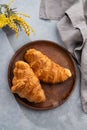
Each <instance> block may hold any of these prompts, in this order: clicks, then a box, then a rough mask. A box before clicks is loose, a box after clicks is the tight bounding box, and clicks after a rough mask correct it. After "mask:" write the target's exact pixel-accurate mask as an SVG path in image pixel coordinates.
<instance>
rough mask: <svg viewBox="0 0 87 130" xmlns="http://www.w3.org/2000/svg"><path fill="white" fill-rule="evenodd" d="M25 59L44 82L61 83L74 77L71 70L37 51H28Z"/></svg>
mask: <svg viewBox="0 0 87 130" xmlns="http://www.w3.org/2000/svg"><path fill="white" fill-rule="evenodd" d="M24 58H25V60H26V61H27V62H28V63H29V64H30V66H31V68H32V69H33V71H34V73H35V74H36V75H37V77H38V78H39V79H40V80H41V81H43V82H47V83H59V82H63V81H65V80H67V79H68V78H69V77H71V75H72V74H71V72H70V70H69V69H67V68H64V67H62V66H60V65H59V64H56V63H55V62H53V61H52V60H51V59H49V58H48V57H47V56H46V55H44V54H42V53H41V52H40V51H37V50H36V49H29V50H27V52H26V53H25V56H24Z"/></svg>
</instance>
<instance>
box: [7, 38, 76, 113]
mask: <svg viewBox="0 0 87 130" xmlns="http://www.w3.org/2000/svg"><path fill="white" fill-rule="evenodd" d="M37 42H49V43H51V44H55V45H57V46H59V47H60V48H61V49H62V50H64V51H66V52H67V55H68V56H69V57H70V58H71V60H72V62H73V65H74V69H75V80H74V84H73V89H72V90H71V91H70V94H69V96H67V97H66V99H65V100H64V102H61V103H60V104H59V105H58V106H54V107H52V108H39V107H33V106H31V105H28V104H27V103H25V102H24V101H21V99H19V98H18V97H16V96H15V94H14V93H12V92H11V93H12V94H13V95H14V97H15V99H16V100H17V101H18V102H19V103H21V104H22V105H23V106H26V107H27V108H31V109H34V110H41V111H42V110H50V109H54V108H56V107H60V106H61V105H62V104H64V103H65V102H66V101H67V100H68V99H69V98H70V97H71V96H72V93H73V91H74V90H75V88H76V82H77V66H76V60H75V58H74V57H73V55H72V54H71V53H70V52H69V51H68V50H67V49H66V48H64V47H63V46H61V45H60V44H59V43H58V42H55V41H52V40H34V41H30V42H28V43H25V44H24V45H23V46H21V47H20V48H18V49H17V50H16V51H15V53H14V54H13V55H12V57H11V59H10V61H9V64H8V75H7V76H8V84H9V88H10V91H11V87H10V86H11V82H12V81H11V79H10V78H9V75H10V67H11V63H12V61H13V59H14V57H15V55H17V54H18V53H20V50H21V49H22V48H25V47H27V46H29V45H31V44H35V43H37Z"/></svg>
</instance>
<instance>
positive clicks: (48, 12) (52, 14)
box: [40, 0, 78, 19]
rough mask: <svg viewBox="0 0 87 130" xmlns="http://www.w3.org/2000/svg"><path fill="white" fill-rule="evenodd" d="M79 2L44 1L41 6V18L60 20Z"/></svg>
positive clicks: (72, 0) (71, 0) (68, 0)
mask: <svg viewBox="0 0 87 130" xmlns="http://www.w3.org/2000/svg"><path fill="white" fill-rule="evenodd" d="M76 1H78V0H42V1H41V5H40V18H43V19H60V18H61V17H63V16H64V12H65V10H67V9H68V8H69V7H70V6H71V5H72V4H74V3H75V2H76Z"/></svg>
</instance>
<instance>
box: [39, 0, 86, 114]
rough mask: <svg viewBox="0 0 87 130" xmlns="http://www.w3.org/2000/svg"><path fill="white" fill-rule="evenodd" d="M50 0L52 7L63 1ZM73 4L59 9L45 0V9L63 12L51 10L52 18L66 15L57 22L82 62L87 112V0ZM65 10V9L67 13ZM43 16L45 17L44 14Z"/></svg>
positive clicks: (69, 45) (65, 39)
mask: <svg viewBox="0 0 87 130" xmlns="http://www.w3.org/2000/svg"><path fill="white" fill-rule="evenodd" d="M47 1H49V0H47ZM65 1H66V3H67V2H71V1H70V0H65ZM50 2H51V3H49V6H50V4H51V6H50V7H52V5H53V7H54V4H55V5H58V7H59V6H60V4H59V3H61V2H59V1H58V0H55V2H54V1H53V0H51V1H50ZM58 2H59V3H58ZM62 2H64V1H62ZM73 2H74V4H73ZM72 4H73V5H72V6H70V4H66V7H67V8H68V7H69V6H70V8H68V9H67V10H66V8H62V9H60V8H59V9H58V7H57V6H55V9H53V8H49V6H48V3H47V5H46V2H44V5H45V9H46V8H47V7H48V10H49V11H47V10H44V12H46V11H47V14H49V12H50V9H53V10H51V12H53V14H54V12H55V11H60V12H61V13H60V14H59V13H55V15H54V17H53V14H52V13H51V12H50V13H51V16H52V17H50V18H52V19H55V18H59V16H63V15H64V16H63V17H62V18H61V20H60V21H59V22H58V23H57V29H58V31H59V33H60V36H61V39H62V41H63V42H64V44H65V46H66V48H67V49H68V51H70V52H71V53H72V55H73V56H74V57H75V58H76V60H77V61H78V63H79V64H80V70H81V101H82V106H83V110H84V112H85V113H87V25H86V17H87V9H86V5H87V0H83V1H82V0H79V1H76V2H75V1H72ZM41 7H42V3H41ZM61 7H62V6H61ZM40 10H41V9H40ZM54 10H55V11H54ZM65 10H66V11H65ZM63 11H65V13H64V12H63ZM41 13H42V12H41ZM63 13H64V14H63ZM57 15H58V16H57ZM45 16H47V17H45V18H47V19H48V18H49V16H48V15H45ZM55 16H56V17H55ZM42 17H43V18H44V15H43V16H42ZM40 18H41V14H40Z"/></svg>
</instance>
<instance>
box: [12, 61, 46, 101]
mask: <svg viewBox="0 0 87 130" xmlns="http://www.w3.org/2000/svg"><path fill="white" fill-rule="evenodd" d="M13 73H14V77H13V81H12V83H13V86H12V87H11V90H12V92H13V93H17V94H18V95H19V96H20V97H22V98H26V99H27V100H28V101H30V102H35V103H39V102H44V101H45V100H46V97H45V94H44V91H43V89H42V88H41V85H40V82H39V79H38V78H37V77H36V75H35V74H34V72H33V70H32V69H31V68H30V66H29V64H28V63H26V62H24V61H17V62H16V64H15V68H14V70H13Z"/></svg>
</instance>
